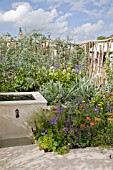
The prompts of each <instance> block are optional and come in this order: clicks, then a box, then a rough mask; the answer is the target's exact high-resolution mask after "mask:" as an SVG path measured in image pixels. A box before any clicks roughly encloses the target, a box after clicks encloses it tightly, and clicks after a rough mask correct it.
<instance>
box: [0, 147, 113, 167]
mask: <svg viewBox="0 0 113 170" xmlns="http://www.w3.org/2000/svg"><path fill="white" fill-rule="evenodd" d="M110 155H111V156H112V159H110V157H109V156H110ZM0 170H113V150H106V149H104V150H101V149H100V148H97V147H96V148H85V149H72V150H71V151H70V152H69V153H68V154H66V155H65V156H61V155H58V154H57V153H51V152H47V153H45V152H44V151H42V150H39V148H38V146H37V145H36V144H34V145H25V146H15V147H9V148H1V149H0Z"/></svg>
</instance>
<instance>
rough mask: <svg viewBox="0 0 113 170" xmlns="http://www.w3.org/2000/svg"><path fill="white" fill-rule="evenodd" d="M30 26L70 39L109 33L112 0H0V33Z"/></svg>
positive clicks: (111, 31) (112, 21) (112, 22)
mask: <svg viewBox="0 0 113 170" xmlns="http://www.w3.org/2000/svg"><path fill="white" fill-rule="evenodd" d="M20 27H21V28H22V31H23V34H24V33H26V32H30V31H31V30H33V29H36V30H38V31H39V32H41V33H43V34H44V35H48V34H50V35H51V38H57V37H60V38H62V39H65V38H66V37H69V38H70V39H71V40H73V41H74V42H84V41H89V40H95V39H97V37H98V36H100V35H102V36H110V35H112V34H113V0H0V35H2V34H5V33H7V32H8V33H10V34H11V35H12V36H18V34H19V28H20Z"/></svg>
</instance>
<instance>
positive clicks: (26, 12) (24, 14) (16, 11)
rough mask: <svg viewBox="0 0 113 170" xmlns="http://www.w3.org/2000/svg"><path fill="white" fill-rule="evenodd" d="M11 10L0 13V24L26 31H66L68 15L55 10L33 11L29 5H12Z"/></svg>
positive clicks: (59, 32)
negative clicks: (7, 24)
mask: <svg viewBox="0 0 113 170" xmlns="http://www.w3.org/2000/svg"><path fill="white" fill-rule="evenodd" d="M12 7H13V9H12V10H9V11H6V12H0V23H9V24H13V26H14V27H20V26H21V27H22V28H24V29H26V30H32V29H38V30H41V29H42V28H43V29H44V30H46V31H48V32H54V33H55V32H57V34H61V33H65V32H66V31H67V30H68V22H67V18H68V17H69V16H70V15H71V14H70V13H66V14H64V15H63V14H62V15H61V14H60V13H58V12H57V10H56V9H51V10H49V11H46V10H44V9H42V8H38V9H37V10H33V8H32V6H30V4H29V3H14V4H12Z"/></svg>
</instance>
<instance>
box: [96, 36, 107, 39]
mask: <svg viewBox="0 0 113 170" xmlns="http://www.w3.org/2000/svg"><path fill="white" fill-rule="evenodd" d="M107 38H108V37H105V36H102V35H101V36H99V37H97V40H105V39H107Z"/></svg>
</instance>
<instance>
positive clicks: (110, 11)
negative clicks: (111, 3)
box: [107, 7, 113, 16]
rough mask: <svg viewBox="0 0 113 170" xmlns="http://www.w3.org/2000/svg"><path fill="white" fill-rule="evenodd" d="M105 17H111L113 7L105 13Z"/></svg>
mask: <svg viewBox="0 0 113 170" xmlns="http://www.w3.org/2000/svg"><path fill="white" fill-rule="evenodd" d="M107 16H113V7H111V8H110V9H109V11H108V12H107Z"/></svg>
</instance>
